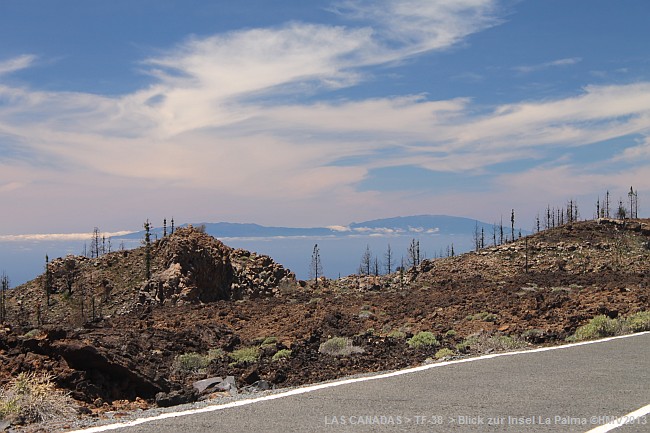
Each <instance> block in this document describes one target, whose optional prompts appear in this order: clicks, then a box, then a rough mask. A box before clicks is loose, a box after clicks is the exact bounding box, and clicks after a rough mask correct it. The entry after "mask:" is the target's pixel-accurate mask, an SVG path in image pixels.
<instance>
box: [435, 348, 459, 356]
mask: <svg viewBox="0 0 650 433" xmlns="http://www.w3.org/2000/svg"><path fill="white" fill-rule="evenodd" d="M454 355H455V352H454V351H453V350H451V349H448V348H446V347H445V348H442V349H440V350H439V351H437V352H436V355H435V357H436V359H442V358H448V357H450V356H454Z"/></svg>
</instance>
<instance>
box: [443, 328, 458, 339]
mask: <svg viewBox="0 0 650 433" xmlns="http://www.w3.org/2000/svg"><path fill="white" fill-rule="evenodd" d="M456 335H458V332H456V331H454V330H453V329H450V330H449V331H447V332H445V337H447V338H453V337H455V336H456Z"/></svg>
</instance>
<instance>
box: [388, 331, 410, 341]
mask: <svg viewBox="0 0 650 433" xmlns="http://www.w3.org/2000/svg"><path fill="white" fill-rule="evenodd" d="M388 337H390V338H394V339H396V340H403V339H404V338H406V333H405V332H402V331H400V330H399V329H396V330H394V331H391V332H389V333H388Z"/></svg>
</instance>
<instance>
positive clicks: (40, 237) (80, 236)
mask: <svg viewBox="0 0 650 433" xmlns="http://www.w3.org/2000/svg"><path fill="white" fill-rule="evenodd" d="M131 233H133V232H131V231H119V232H112V233H102V235H103V236H105V237H106V238H110V237H113V236H124V235H128V234H131ZM92 238H93V234H92V233H34V234H24V235H0V242H25V241H87V240H91V239H92Z"/></svg>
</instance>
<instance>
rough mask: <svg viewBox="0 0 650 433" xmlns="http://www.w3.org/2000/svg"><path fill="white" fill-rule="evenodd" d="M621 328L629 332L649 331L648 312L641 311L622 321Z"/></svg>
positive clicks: (649, 320) (649, 316)
mask: <svg viewBox="0 0 650 433" xmlns="http://www.w3.org/2000/svg"><path fill="white" fill-rule="evenodd" d="M623 327H624V328H625V329H627V330H629V331H630V332H644V331H650V311H642V312H640V313H636V314H632V315H631V316H628V317H626V318H625V319H623Z"/></svg>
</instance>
